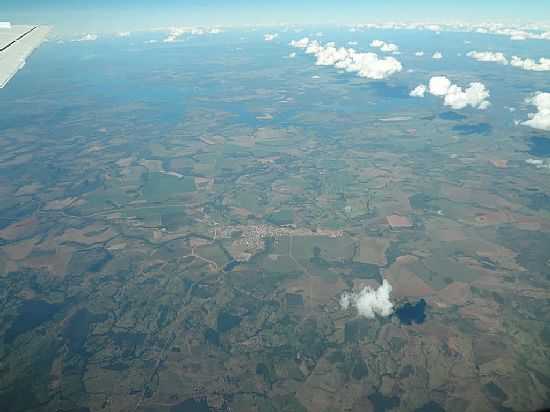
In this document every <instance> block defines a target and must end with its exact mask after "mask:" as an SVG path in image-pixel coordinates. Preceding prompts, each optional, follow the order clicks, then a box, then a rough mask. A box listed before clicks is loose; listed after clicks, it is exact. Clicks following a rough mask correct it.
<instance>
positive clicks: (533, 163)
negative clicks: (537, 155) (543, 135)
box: [525, 159, 550, 169]
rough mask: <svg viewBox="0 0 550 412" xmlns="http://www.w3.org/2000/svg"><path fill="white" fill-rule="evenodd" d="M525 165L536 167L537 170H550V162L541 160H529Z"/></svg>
mask: <svg viewBox="0 0 550 412" xmlns="http://www.w3.org/2000/svg"><path fill="white" fill-rule="evenodd" d="M525 163H527V164H528V165H531V166H535V167H536V168H537V169H550V162H549V161H546V162H545V161H544V160H540V159H527V160H525Z"/></svg>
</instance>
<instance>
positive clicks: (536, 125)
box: [521, 92, 550, 131]
mask: <svg viewBox="0 0 550 412" xmlns="http://www.w3.org/2000/svg"><path fill="white" fill-rule="evenodd" d="M525 103H527V104H530V105H533V106H535V107H536V108H537V112H536V113H529V120H526V121H524V122H522V123H521V124H522V125H524V126H529V127H532V128H533V129H539V130H547V131H550V93H543V92H537V93H536V94H535V95H534V96H532V97H529V98H527V99H526V100H525Z"/></svg>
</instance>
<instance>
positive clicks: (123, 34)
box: [118, 31, 130, 37]
mask: <svg viewBox="0 0 550 412" xmlns="http://www.w3.org/2000/svg"><path fill="white" fill-rule="evenodd" d="M118 37H130V32H129V31H121V32H120V33H118Z"/></svg>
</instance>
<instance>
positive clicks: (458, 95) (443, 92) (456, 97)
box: [410, 76, 491, 110]
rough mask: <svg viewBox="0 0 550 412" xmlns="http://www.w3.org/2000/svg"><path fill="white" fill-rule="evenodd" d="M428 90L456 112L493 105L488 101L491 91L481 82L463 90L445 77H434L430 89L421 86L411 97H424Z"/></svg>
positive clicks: (471, 84)
mask: <svg viewBox="0 0 550 412" xmlns="http://www.w3.org/2000/svg"><path fill="white" fill-rule="evenodd" d="M426 90H429V92H430V94H432V95H434V96H438V97H443V102H444V103H443V104H444V105H445V106H449V107H451V108H453V109H455V110H460V109H464V108H465V107H468V106H470V107H473V108H474V109H479V110H485V109H487V108H488V107H489V106H490V105H491V103H490V102H489V100H488V99H489V96H490V93H489V90H487V88H486V87H485V85H484V84H482V83H479V82H473V83H470V85H469V87H468V88H466V89H463V88H462V87H460V86H458V85H456V84H453V83H452V82H451V81H450V80H449V79H448V78H447V77H445V76H434V77H432V78H431V79H430V82H429V84H428V88H426V87H425V86H423V85H419V86H417V87H416V88H415V89H414V90H413V91H411V93H410V96H414V97H424V94H425V93H426Z"/></svg>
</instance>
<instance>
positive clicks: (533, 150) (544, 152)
mask: <svg viewBox="0 0 550 412" xmlns="http://www.w3.org/2000/svg"><path fill="white" fill-rule="evenodd" d="M529 154H531V155H533V156H537V157H550V139H549V138H547V137H540V136H533V137H531V138H530V139H529Z"/></svg>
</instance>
